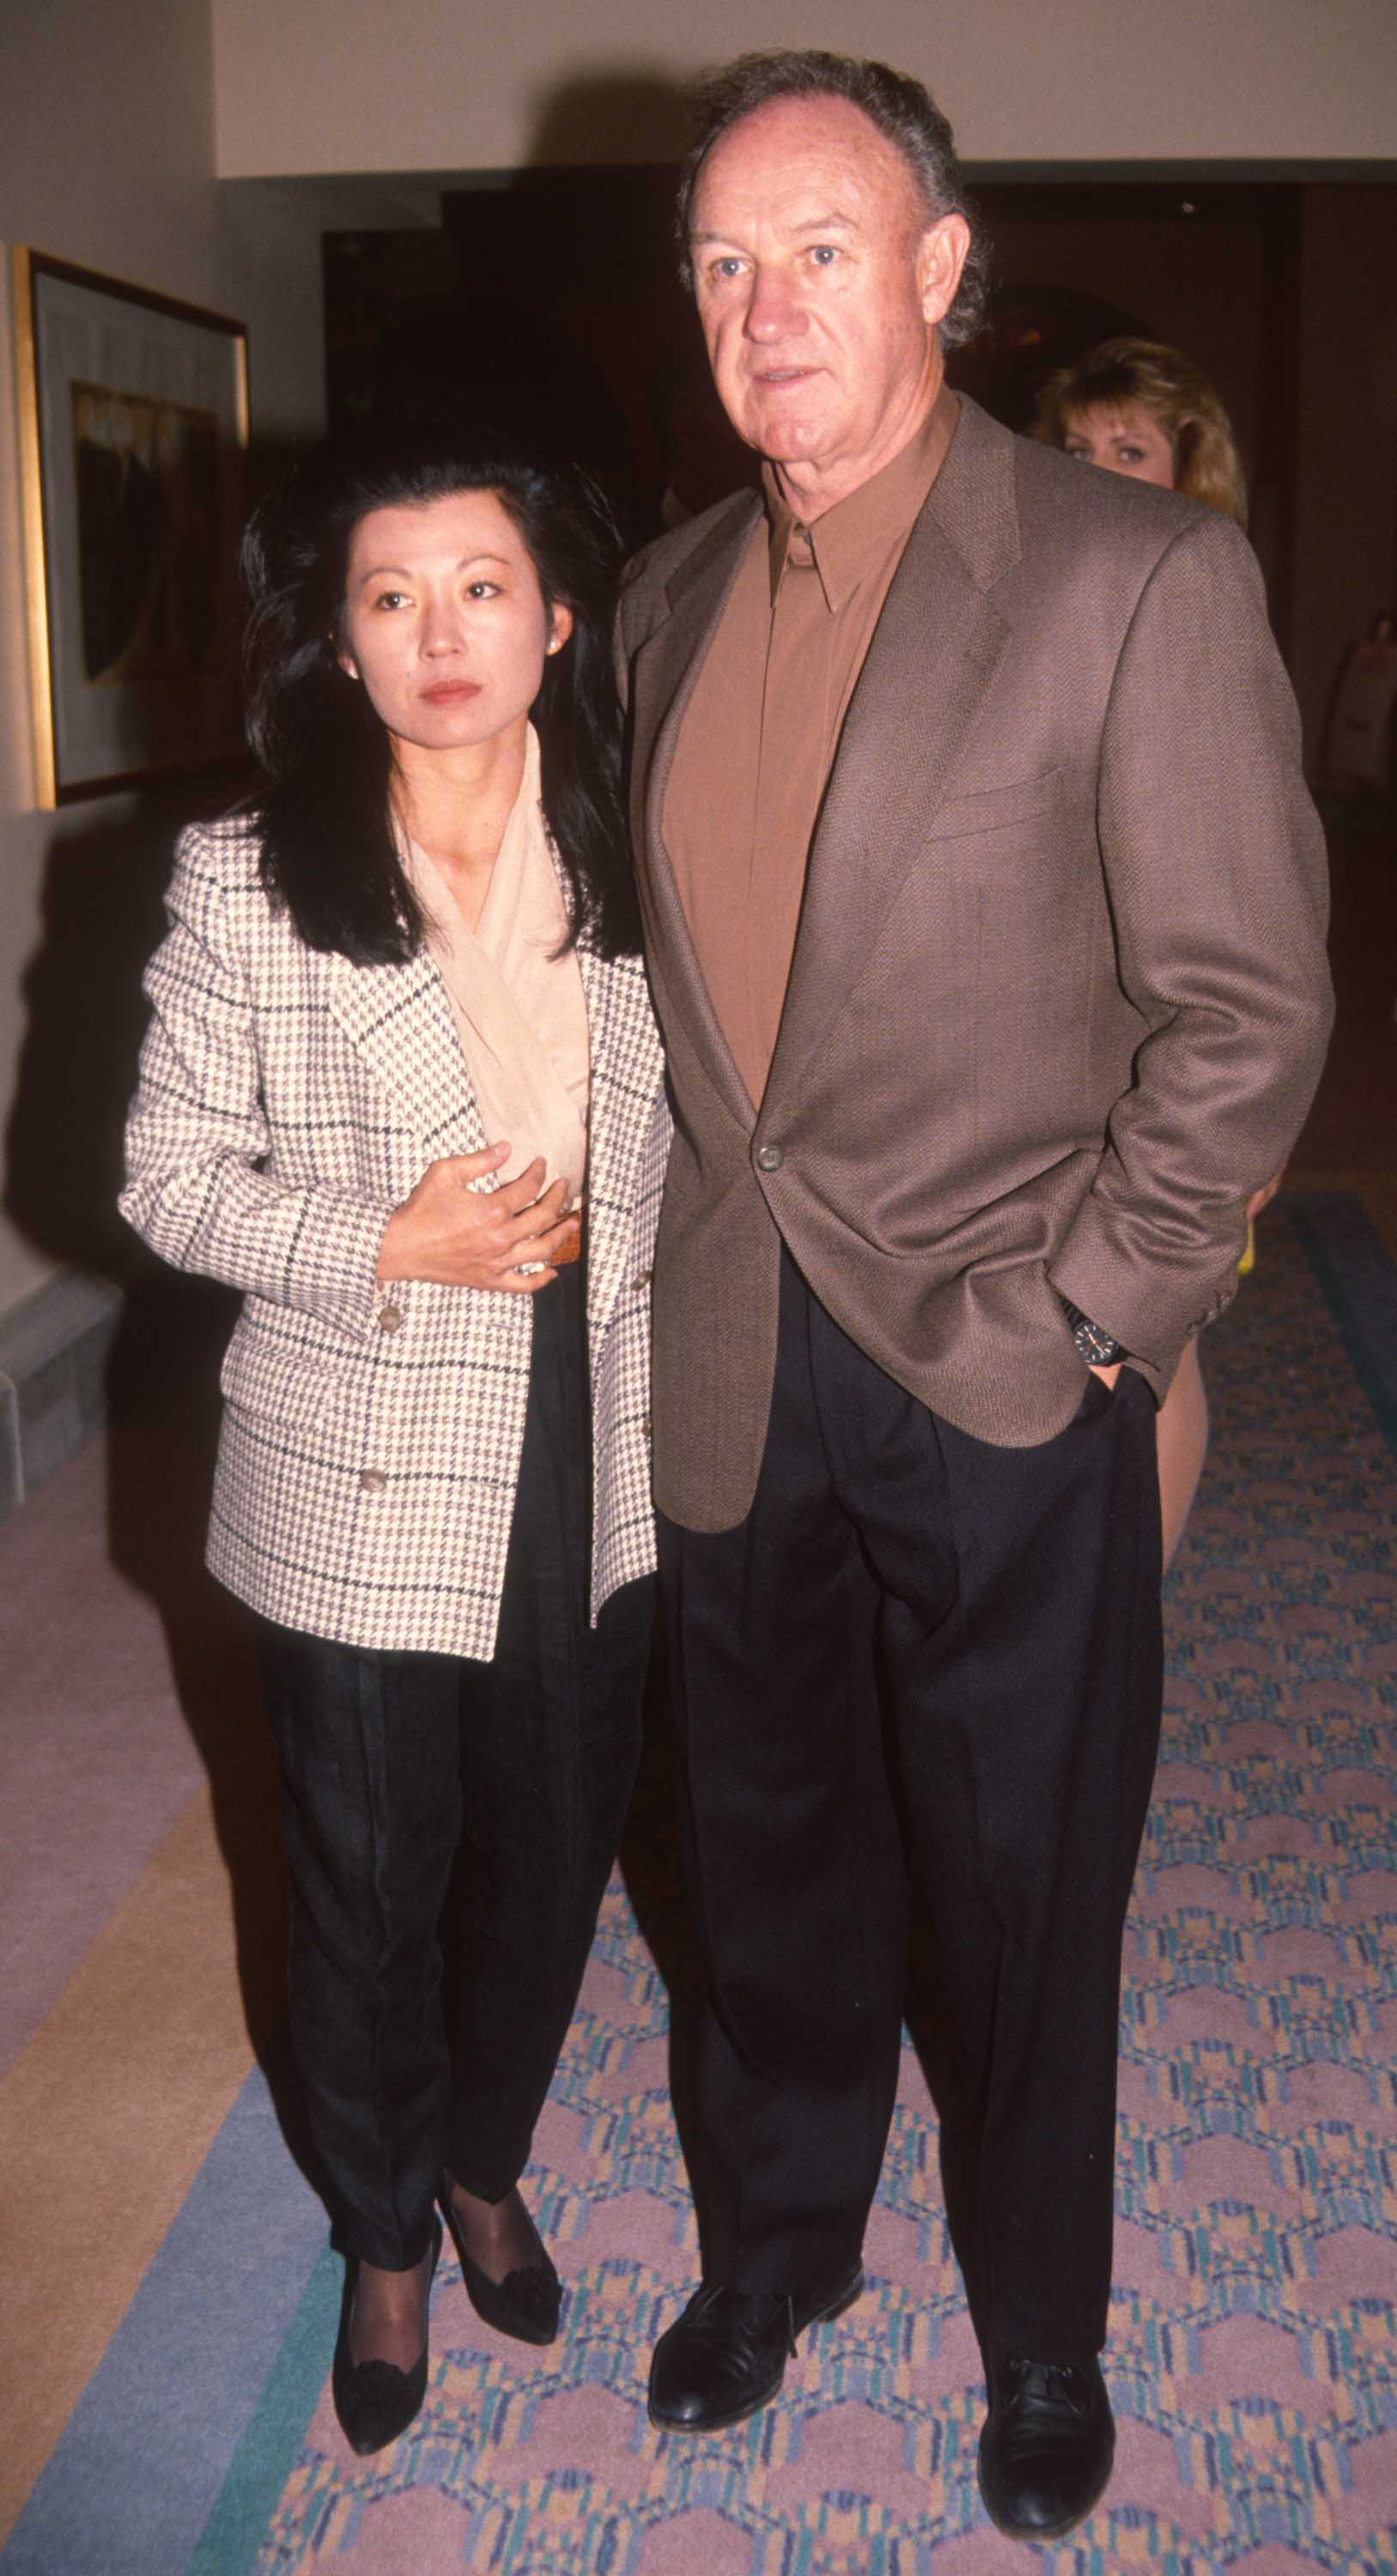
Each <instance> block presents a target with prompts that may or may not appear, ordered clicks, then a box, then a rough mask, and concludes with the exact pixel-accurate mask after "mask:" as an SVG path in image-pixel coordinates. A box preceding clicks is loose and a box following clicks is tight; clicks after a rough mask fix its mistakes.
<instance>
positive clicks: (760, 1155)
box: [756, 1145, 785, 1172]
mask: <svg viewBox="0 0 1397 2576" xmlns="http://www.w3.org/2000/svg"><path fill="white" fill-rule="evenodd" d="M784 1161H785V1156H784V1154H783V1153H782V1151H781V1148H780V1146H779V1145H759V1146H758V1147H757V1153H756V1163H757V1169H758V1171H759V1172H779V1171H780V1169H781V1165H782V1163H783V1162H784Z"/></svg>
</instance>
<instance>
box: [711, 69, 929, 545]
mask: <svg viewBox="0 0 1397 2576" xmlns="http://www.w3.org/2000/svg"><path fill="white" fill-rule="evenodd" d="M967 243H968V233H967V229H966V226H965V223H964V220H963V219H962V217H960V216H959V215H945V216H942V218H941V219H940V221H939V222H937V223H933V224H928V222H927V219H926V213H925V209H924V207H923V206H922V203H921V200H920V198H919V196H918V194H917V190H916V187H915V185H914V182H913V180H912V176H911V173H910V171H909V170H908V169H907V166H906V164H905V163H904V161H903V159H902V156H901V154H900V153H898V152H897V151H896V150H895V149H894V147H893V146H892V144H890V143H889V142H887V141H886V140H885V138H884V137H883V136H882V135H881V134H880V133H879V132H878V130H877V127H876V126H875V125H873V124H872V123H871V121H870V120H869V118H868V117H866V116H865V115H864V114H863V111H862V109H860V108H857V107H853V106H851V105H850V103H849V102H848V100H846V99H841V98H818V99H777V100H775V101H774V102H773V103H772V104H771V105H770V106H767V107H761V108H757V109H754V111H753V113H752V114H751V115H750V116H746V117H743V118H742V120H741V122H740V123H739V124H737V125H735V126H733V127H731V128H730V129H729V131H728V132H727V133H726V134H724V135H722V136H721V137H720V138H719V140H718V142H716V143H715V144H714V146H713V148H712V150H711V151H710V153H709V154H708V157H707V159H706V161H705V162H704V163H703V166H702V168H701V169H700V172H699V176H698V184H697V187H696V189H695V193H694V213H693V230H692V232H691V235H690V252H691V256H692V259H693V269H694V285H695V293H696V296H697V300H698V312H699V320H700V322H701V323H702V325H703V331H704V336H705V338H706V340H707V342H708V355H709V360H710V363H711V365H712V368H713V374H714V379H715V382H716V384H717V387H718V391H719V394H720V395H721V397H722V401H723V405H724V408H725V409H726V411H727V412H728V415H729V417H730V418H731V420H732V422H733V426H734V427H735V428H736V429H737V430H738V431H739V432H740V433H741V435H742V437H743V438H745V439H746V440H747V442H748V444H749V446H752V447H755V448H758V449H759V450H760V451H761V453H762V455H763V456H767V457H770V458H771V459H772V461H773V462H774V463H776V464H778V465H781V466H783V467H787V468H789V469H790V480H791V484H792V488H793V490H794V491H796V492H799V493H801V494H804V495H807V496H808V495H810V494H813V495H814V496H815V497H816V498H817V499H819V501H820V504H821V506H822V507H825V508H827V507H829V506H830V503H831V502H832V501H834V500H837V499H838V498H840V497H841V495H842V493H844V492H846V491H853V490H855V489H856V488H857V486H858V485H859V484H860V483H863V482H866V481H867V480H868V478H869V476H870V475H871V474H875V473H877V471H878V469H879V467H880V466H881V465H883V464H885V463H886V462H887V461H888V459H889V458H890V457H892V456H895V455H896V454H897V452H898V450H899V448H901V447H903V446H905V444H906V442H907V440H908V438H910V436H911V435H912V432H913V431H914V430H915V429H916V427H917V425H918V423H919V421H920V420H921V419H922V417H923V416H924V414H925V412H926V410H927V408H928V406H929V404H930V402H931V400H932V398H933V396H934V395H935V392H936V389H937V386H938V384H939V383H940V379H941V364H940V355H939V351H938V349H937V344H936V324H937V323H938V322H939V321H940V320H941V318H942V316H943V314H945V313H946V311H947V310H948V309H949V306H950V304H951V302H952V300H953V298H954V295H955V290H956V286H957V283H958V281H959V278H960V271H961V265H962V262H963V260H964V257H965V251H966V247H967Z"/></svg>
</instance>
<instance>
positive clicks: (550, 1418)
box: [122, 433, 668, 2451]
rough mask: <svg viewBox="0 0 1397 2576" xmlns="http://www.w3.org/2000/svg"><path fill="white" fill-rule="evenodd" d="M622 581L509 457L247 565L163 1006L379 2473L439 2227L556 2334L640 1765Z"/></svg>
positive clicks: (339, 471) (149, 1097) (333, 518)
mask: <svg viewBox="0 0 1397 2576" xmlns="http://www.w3.org/2000/svg"><path fill="white" fill-rule="evenodd" d="M616 555H617V549H616V544H615V540H614V533H613V531H612V530H611V528H610V524H609V522H607V521H605V517H604V513H603V512H602V511H601V509H600V507H599V505H598V503H597V502H596V499H595V496H593V495H592V494H591V493H590V491H589V490H588V489H587V488H586V487H585V485H584V484H583V482H582V481H581V479H580V478H578V477H576V476H574V475H571V474H567V473H563V472H560V471H559V470H557V469H555V468H552V467H545V466H542V465H540V464H538V463H536V462H529V461H525V460H523V459H521V458H520V457H519V456H518V455H516V454H508V453H501V452H499V450H498V448H497V447H494V446H491V445H487V444H486V443H484V442H482V441H481V440H480V439H478V438H475V437H473V436H468V437H464V438H460V439H455V440H452V439H446V438H443V437H440V436H437V435H435V434H432V435H430V436H426V435H423V436H419V435H416V434H412V433H409V434H408V435H406V436H405V437H400V438H398V439H396V440H394V441H393V442H391V443H390V444H389V445H387V446H381V447H377V448H374V449H360V450H358V451H355V452H353V453H350V452H348V451H344V450H340V451H336V450H334V449H322V450H320V451H317V453H316V455H315V456H314V457H312V458H310V459H308V460H307V462H306V463H305V464H304V465H303V466H302V467H301V468H299V469H298V470H297V472H296V473H295V474H294V475H293V476H292V478H291V479H290V481H289V483H288V484H287V485H286V486H285V487H283V490H282V491H281V493H279V494H278V495H275V496H273V498H272V500H271V501H270V502H268V503H265V504H264V505H263V508H262V509H261V511H260V512H259V513H258V515H257V518H256V519H255V520H254V522H253V526H252V529H251V531H250V532H249V537H248V540H247V544H246V548H245V566H246V569H247V571H248V574H249V579H250V584H251V590H252V597H253V614H252V621H251V627H250V633H249V670H250V732H251V737H252V741H253V746H254V749H255V751H256V752H257V754H258V757H259V760H260V763H261V768H262V783H261V786H260V789H259V791H258V793H257V794H256V796H255V797H254V799H253V800H252V802H251V803H250V805H249V806H248V807H247V808H246V809H244V810H243V811H241V812H239V813H236V814H234V815H232V816H230V817H228V818H226V819H225V820H224V821H222V822H220V823H216V824H214V825H212V826H211V827H208V828H195V829H192V830H190V831H187V832H186V833H185V834H184V836H183V838H182V841H181V843H180V848H179V854H178V859H177V864H176V868H175V874H174V879H173V883H172V886H171V891H170V895H169V912H170V923H171V926H170V930H169V935H168V937H167V938H166V940H165V942H164V945H163V946H162V947H161V948H160V950H159V951H158V953H157V955H156V957H155V959H154V961H153V963H152V965H151V968H150V970H149V974H148V978H147V989H148V992H149V996H150V1000H151V1004H152V1009H153V1017H152V1021H151V1026H150V1032H149V1035H148V1037H147V1040H146V1045H145V1050H144V1053H143V1056H142V1059H141V1078H140V1088H139V1091H138V1094H137V1097H136V1101H135V1105H134V1107H133V1110H132V1113H131V1120H130V1125H129V1130H128V1179H127V1186H126V1189H125V1191H124V1193H123V1198H122V1206H123V1209H124V1212H125V1214H126V1216H127V1217H128V1218H129V1220H130V1222H131V1223H132V1224H133V1225H134V1226H135V1227H136V1229H137V1230H138V1232H139V1233H141V1234H142V1235H143V1236H144V1237H145V1239H146V1241H147V1242H148V1243H150V1244H151V1245H152V1246H153V1247H154V1249H155V1250H156V1251H157V1252H159V1253H160V1254H162V1255H163V1256H164V1258H165V1259H166V1260H168V1261H171V1262H174V1263H175V1264H177V1265H178V1266H179V1267H181V1268H184V1269H189V1270H198V1271H205V1272H208V1273H210V1274H211V1275H212V1276H214V1277H215V1278H219V1279H223V1280H225V1281H228V1282H229V1283H230V1284H231V1285H233V1286H234V1287H237V1288H240V1289H242V1290H243V1292H244V1305H243V1309H242V1314H241V1317H240V1320H239V1323H238V1326H237V1329H236V1331H235V1333H234V1335H233V1340H232V1343H231V1345H230V1348H229V1351H228V1354H227V1358H226V1361H225V1363H224V1369H223V1392H224V1396H225V1412H224V1421H223V1432H222V1439H221V1444H220V1451H219V1462H218V1472H217V1480H216V1484H215V1490H214V1497H213V1509H212V1521H211V1530H210V1539H209V1562H210V1564H211V1565H212V1567H213V1569H214V1571H215V1573H216V1574H218V1575H219V1576H220V1577H221V1579H222V1580H223V1582H224V1583H226V1584H227V1585H228V1586H229V1588H230V1589H231V1590H232V1591H234V1592H235V1593H237V1594H238V1595H239V1596H240V1598H241V1599H243V1600H244V1601H246V1602H248V1603H249V1604H250V1605H251V1607H252V1609H253V1610H254V1611H255V1612H256V1613H257V1625H258V1642H259V1651H260V1658H261V1667H262V1674H263V1682H264V1689H265V1696H266V1701H267V1707H268V1711H269V1715H270V1718H271V1723H272V1727H273V1730H274V1733H275V1736H276V1740H277V1746H278V1751H279V1754H280V1758H281V1765H282V1774H283V1784H284V1796H283V1825H284V1831H285V1837H286V1843H287V1850H288V1854H289V1858H290V1863H291V1873H292V1887H293V1897H292V1943H291V2006H292V2022H293V2030H294V2035H295V2040H296V2047H297V2054H298V2059H299V2063H300V2066H301V2069H302V2074H303V2078H304V2081H305V2085H306V2090H307V2094H308V2097H309V2103H310V2109H311V2115H312V2120H313V2123H314V2128H315V2134H316V2138H317V2143H318V2146H319V2150H320V2154H321V2157H322V2160H323V2164H324V2168H325V2173H326V2176H327V2179H328V2182H329V2185H330V2191H331V2197H332V2201H333V2204H334V2208H335V2215H336V2218H337V2220H338V2222H339V2226H340V2229H341V2231H342V2236H343V2241H344V2244H345V2246H346V2249H347V2252H348V2254H349V2256H350V2258H351V2259H350V2263H349V2267H348V2272H347V2278H346V2291H345V2302H344V2311H343V2317H342V2321H341V2327H340V2335H339V2341H338V2344H337V2347H336V2353H335V2370H334V2387H335V2397H336V2403H337V2406H338V2408H339V2412H340V2419H341V2422H342V2424H343V2426H344V2429H345V2431H346V2433H347V2434H348V2436H349V2439H350V2441H351V2442H352V2443H353V2444H354V2446H355V2448H356V2449H358V2450H360V2451H367V2450H373V2449H377V2448H378V2447H380V2445H381V2444H382V2443H383V2442H385V2441H388V2440H391V2439H392V2438H393V2436H394V2435H395V2434H396V2433H397V2432H399V2431H400V2430H401V2429H402V2428H403V2426H404V2425H405V2424H406V2423H408V2422H409V2421H410V2420H411V2418H412V2416H413V2414H414V2413H415V2412H416V2410H417V2407H418V2406H419V2404H420V2403H421V2399H422V2395H423V2392H424V2389H425V2384H426V2367H427V2356H426V2311H427V2301H428V2296H429V2292H430V2284H431V2277H432V2272H433V2270H434V2267H435V2263H436V2259H437V2254H438V2251H439V2249H440V2244H441V2226H440V2221H439V2220H438V2219H437V2217H436V2215H435V2211H436V2204H437V2201H438V2199H440V2203H441V2208H442V2211H443V2213H444V2215H445V2217H446V2219H447V2222H448V2224H449V2226H450V2228H451V2230H452V2234H453V2237H454V2239H455V2241H456V2245H457V2249H458V2251H459V2253H460V2256H461V2262H462V2267H463V2271H464V2276H465V2280H466V2284H467V2287H468V2289H469V2291H470V2293H471V2296H472V2297H473V2299H474V2300H475V2303H476V2305H477V2307H478V2308H479V2309H480V2310H481V2313H482V2314H483V2315H485V2316H486V2317H487V2318H488V2319H489V2320H490V2321H491V2322H492V2323H493V2324H495V2325H496V2326H497V2327H499V2328H500V2329H501V2330H502V2331H504V2332H505V2333H511V2334H515V2335H518V2336H520V2337H522V2338H523V2339H525V2340H526V2341H529V2342H537V2343H543V2342H547V2341H549V2340H551V2338H552V2336H553V2334H554V2333H555V2332H556V2327H557V2317H558V2305H559V2285H558V2278H557V2274H556V2272H555V2271H554V2269H553V2266H552V2264H551V2262H550V2261H549V2259H548V2256H547V2254H546V2253H545V2251H544V2249H543V2246H542V2244H541V2242H540V2239H539V2237H538V2235H537V2233H536V2231H535V2229H534V2226H533V2223H532V2221H531V2219H530V2217H529V2215H528V2212H527V2210H526V2208H525V2206H524V2203H523V2201H522V2199H521V2197H520V2193H519V2189H518V2183H519V2177H520V2174H521V2173H522V2171H523V2168H524V2165H525V2163H526V2161H527V2158H528V2154H529V2149H530V2140H531V2137H532V2132H533V2127H534V2122H535V2119H536V2116H537V2113H538V2110H539V2108H540V2105H541V2103H542V2101H543V2098H544V2095H545V2093H546V2091H547V2088H548V2084H549V2080H550V2078H551V2075H552V2072H553V2068H554V2065H555V2063H556V2060H557V2055H558V2051H559V2049H560V2047H561V2045H562V2041H563V2038H564V2035H565V2033H566V2030H567V2026H568V2022H569V2019H570V2016H571V2012H572V2007H573V2004H574V2002H575V2000H576V1995H577V1989H578V1984H579V1981H580V1978H581V1974H582V1969H583V1965H584V1963H585V1960H586V1956H587V1950H588V1947H589V1944H590V1940H591V1936H592V1932H593V1929H594V1926H595V1921H596V1913H597V1907H598V1904H599V1902H600V1898H601V1894H602V1890H603V1888H604V1886H605V1883H606V1878H607V1874H608V1871H609V1869H610V1866H611V1861H612V1858H613V1855H614V1852H615V1847H616V1841H617V1836H618V1833H619V1830H620V1825H621V1821H622V1817H623V1815H624V1811H625V1806H626V1802H627V1798H628V1796H629V1792H630V1787H631V1782H632V1779H633V1775H634V1769H635V1762H636V1755H637V1750H638V1743H639V1720H640V1699H641V1690H642V1685H643V1678H644V1669H645V1661H646V1653H647V1648H648V1641H649V1630H650V1619H651V1608H652V1601H651V1569H652V1566H653V1541H652V1530H651V1509H650V1472H649V1448H648V1434H649V1423H648V1420H647V1418H646V1416H647V1403H648V1394H647V1388H648V1320H649V1318H648V1310H649V1298H648V1285H649V1274H650V1257H651V1243H652V1239H653V1233H654V1225H655V1218H656V1214H657V1211H658V1205H659V1194H660V1187H661V1182H662V1179H663V1171H664V1159H665V1152H666V1147H667V1141H668V1119H667V1113H666V1109H665V1105H664V1096H663V1090H662V1081H661V1063H660V1051H659V1044H658V1040H657V1037H656V1033H655V1028H654V1024H653V1021H652V1019H651V1015H650V1009H649V1004H648V1000H647V995H646V987H645V980H644V974H643V970H642V967H641V963H640V960H639V956H638V954H637V948H638V938H637V928H636V919H635V911H634V899H633V894H632V888H631V881H630V875H629V866H628V861H627V858H626V854H625V842H624V833H623V826H622V822H621V809H620V803H619V797H618V785H617V781H618V760H619V746H618V717H617V710H616V703H615V694H614V686H613V682H612V676H611V659H610V609H611V595H612V590H613V581H614V571H615V564H616ZM535 728H536V730H535ZM584 1164H585V1176H584ZM580 1209H581V1211H582V1212H583V1214H584V1218H585V1223H584V1224H581V1225H580V1223H579V1210H580ZM584 1231H585V1260H584V1259H580V1258H579V1257H578V1256H579V1252H580V1249H581V1238H582V1234H583V1232H584ZM463 1834H464V1835H465V1837H466V1838H467V1840H468V1841H469V1843H470V1844H471V1846H472V1861H473V1863H474V1864H475V1867H474V1879H475V1883H476V1888H477V1902H476V1904H475V1907H474V1920H473V1925H472V1941H471V1951H470V1955H469V1957H468V1959H467V1961H466V1962H465V1963H464V1968H463V1976H462V1991H463V2000H462V2006H461V2012H460V2019H459V2025H458V2027H457V2030H456V2032H455V2034H454V2040H453V2042H452V2043H451V2044H450V2045H448V2041H447V2037H446V2032H445V2028H444V2020H443V2011H442V2005H441V1997H440V1981H441V1954H440V1948H439V1932H438V1924H439V1917H440V1914H441V1909H442V1904H443V1899H444V1895H445V1890H446V1884H447V1879H448V1875H449V1872H450V1870H451V1867H452V1863H453V1861H454V1858H455V1854H456V1849H457V1845H458V1842H459V1841H460V1839H461V1836H462V1835H463Z"/></svg>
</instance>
